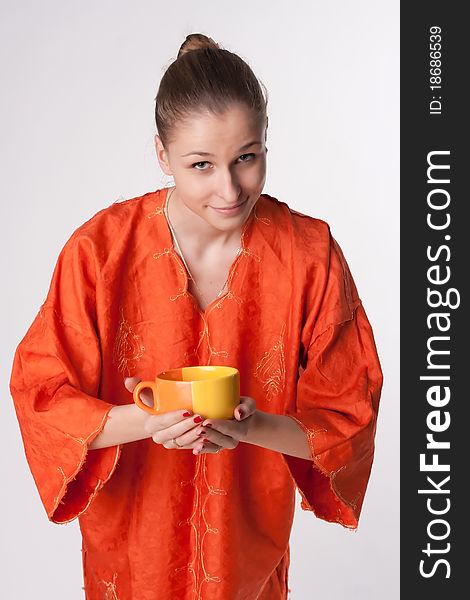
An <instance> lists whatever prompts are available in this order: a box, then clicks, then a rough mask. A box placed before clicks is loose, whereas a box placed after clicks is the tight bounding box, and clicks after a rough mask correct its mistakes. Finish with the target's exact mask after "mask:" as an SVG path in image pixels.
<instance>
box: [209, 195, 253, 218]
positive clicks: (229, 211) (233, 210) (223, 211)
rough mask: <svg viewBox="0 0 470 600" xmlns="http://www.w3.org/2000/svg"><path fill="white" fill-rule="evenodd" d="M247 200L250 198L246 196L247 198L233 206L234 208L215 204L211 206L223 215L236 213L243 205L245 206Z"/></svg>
mask: <svg viewBox="0 0 470 600" xmlns="http://www.w3.org/2000/svg"><path fill="white" fill-rule="evenodd" d="M247 200H248V198H246V200H244V201H243V202H241V203H240V204H237V205H236V206H233V207H232V208H218V207H215V206H211V208H212V209H214V210H215V211H217V212H218V213H219V214H222V215H234V214H236V213H238V212H239V211H240V210H241V209H242V207H243V206H245V204H246V202H247Z"/></svg>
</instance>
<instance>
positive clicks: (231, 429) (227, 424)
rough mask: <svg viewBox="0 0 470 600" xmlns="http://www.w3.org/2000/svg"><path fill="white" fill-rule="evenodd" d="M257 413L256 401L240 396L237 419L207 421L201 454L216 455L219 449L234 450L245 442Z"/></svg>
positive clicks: (204, 425) (234, 413) (236, 409)
mask: <svg viewBox="0 0 470 600" xmlns="http://www.w3.org/2000/svg"><path fill="white" fill-rule="evenodd" d="M255 413H256V401H255V399H254V398H250V396H240V404H239V405H238V406H237V407H236V408H235V410H234V411H233V415H234V417H235V419H205V421H203V423H202V425H203V427H204V429H205V431H206V439H205V440H204V442H205V443H203V445H202V446H201V449H200V451H199V453H201V454H202V453H206V452H207V453H215V452H218V451H219V449H222V448H228V449H229V450H233V449H234V448H236V447H237V446H238V443H239V442H240V441H243V440H244V439H245V438H246V436H247V434H248V430H249V428H250V425H251V424H252V421H253V418H254V416H255Z"/></svg>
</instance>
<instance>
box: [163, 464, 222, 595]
mask: <svg viewBox="0 0 470 600" xmlns="http://www.w3.org/2000/svg"><path fill="white" fill-rule="evenodd" d="M206 463H207V455H206V454H201V455H199V456H198V457H197V459H196V472H195V474H194V477H193V478H192V479H189V480H186V481H180V485H182V486H185V485H192V486H194V489H195V504H194V510H193V512H192V514H191V516H190V517H189V518H188V519H186V520H185V521H181V522H180V523H178V526H179V527H182V526H183V525H189V526H190V527H192V528H193V531H194V536H195V540H196V544H195V552H194V555H193V557H192V560H191V562H189V563H188V564H186V565H184V566H182V567H177V568H175V570H174V575H176V574H177V573H179V572H180V571H184V570H185V569H187V570H188V571H189V573H191V575H192V577H193V592H194V600H202V585H203V583H206V582H214V583H220V582H221V581H222V580H221V578H220V577H219V576H218V575H211V574H210V573H208V572H207V570H206V565H205V563H204V539H205V537H206V535H208V534H209V533H214V534H215V533H219V530H218V528H215V527H212V526H211V524H210V523H209V522H208V521H207V518H206V504H207V502H208V500H209V498H210V496H212V495H219V496H220V495H224V496H226V495H227V491H226V490H223V489H220V488H216V487H214V486H213V485H211V484H210V483H209V481H208V479H207V464H206ZM201 471H202V480H201V476H200V474H201ZM203 484H205V486H206V489H207V493H206V494H205V495H204V498H203V499H202V492H201V489H200V488H201V487H202V485H203ZM196 518H198V522H197V524H195V523H194V521H195V519H196ZM201 518H202V520H203V522H204V526H205V531H204V532H203V533H202V535H199V533H200V530H201ZM201 569H202V575H203V576H202V578H201V576H200V570H201Z"/></svg>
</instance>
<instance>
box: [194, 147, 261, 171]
mask: <svg viewBox="0 0 470 600" xmlns="http://www.w3.org/2000/svg"><path fill="white" fill-rule="evenodd" d="M246 156H250V157H251V156H252V157H253V158H254V156H255V155H254V154H253V153H252V152H251V153H250V154H242V155H241V156H240V157H239V158H243V157H246ZM241 162H250V161H249V160H242V161H241ZM206 164H208V162H207V160H202V161H199V162H197V163H194V164H193V165H191V166H192V168H193V169H196V171H207V169H203V168H201V169H200V168H199V167H198V165H206Z"/></svg>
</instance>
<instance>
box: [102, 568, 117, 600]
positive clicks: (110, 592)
mask: <svg viewBox="0 0 470 600" xmlns="http://www.w3.org/2000/svg"><path fill="white" fill-rule="evenodd" d="M116 579H117V573H113V580H112V581H105V580H104V579H101V581H100V582H99V583H104V585H105V586H106V592H105V594H104V600H119V598H118V595H117V591H116Z"/></svg>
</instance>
